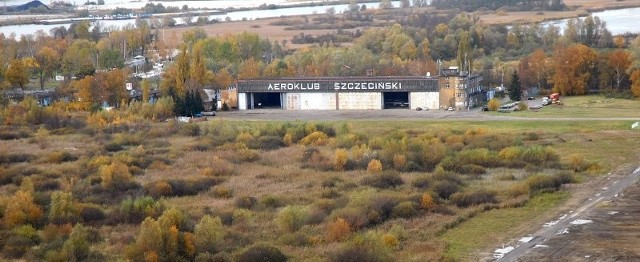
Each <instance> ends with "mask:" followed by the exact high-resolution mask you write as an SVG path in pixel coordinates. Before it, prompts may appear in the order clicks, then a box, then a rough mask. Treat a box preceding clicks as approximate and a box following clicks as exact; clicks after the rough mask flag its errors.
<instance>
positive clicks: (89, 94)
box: [69, 76, 100, 110]
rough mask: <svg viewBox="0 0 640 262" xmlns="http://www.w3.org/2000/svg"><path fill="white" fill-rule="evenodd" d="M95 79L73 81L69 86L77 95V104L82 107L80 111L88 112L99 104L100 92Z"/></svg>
mask: <svg viewBox="0 0 640 262" xmlns="http://www.w3.org/2000/svg"><path fill="white" fill-rule="evenodd" d="M94 82H95V79H94V78H93V76H87V77H85V78H82V79H80V80H73V81H72V82H71V83H69V86H70V87H71V89H72V90H74V91H75V93H76V98H77V102H78V104H79V105H80V107H79V108H80V109H83V110H88V109H89V108H91V106H92V105H94V104H95V103H99V102H100V101H99V100H98V99H99V95H98V91H97V90H96V88H95V85H94Z"/></svg>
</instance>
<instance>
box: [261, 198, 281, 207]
mask: <svg viewBox="0 0 640 262" xmlns="http://www.w3.org/2000/svg"><path fill="white" fill-rule="evenodd" d="M260 204H262V205H263V206H265V207H268V208H278V207H281V206H282V205H283V203H282V200H280V198H278V197H275V196H270V195H265V196H263V197H262V199H260Z"/></svg>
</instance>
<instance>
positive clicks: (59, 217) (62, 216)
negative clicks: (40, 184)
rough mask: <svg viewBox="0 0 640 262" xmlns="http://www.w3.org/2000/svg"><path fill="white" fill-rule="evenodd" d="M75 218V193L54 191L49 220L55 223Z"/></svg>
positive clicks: (70, 220) (66, 221)
mask: <svg viewBox="0 0 640 262" xmlns="http://www.w3.org/2000/svg"><path fill="white" fill-rule="evenodd" d="M74 219H75V210H74V207H73V195H72V194H71V193H70V192H69V193H66V192H62V191H56V192H53V194H51V208H50V209H49V221H50V222H52V223H54V224H63V223H68V222H73V220H74Z"/></svg>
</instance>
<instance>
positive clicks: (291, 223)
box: [276, 206, 307, 232]
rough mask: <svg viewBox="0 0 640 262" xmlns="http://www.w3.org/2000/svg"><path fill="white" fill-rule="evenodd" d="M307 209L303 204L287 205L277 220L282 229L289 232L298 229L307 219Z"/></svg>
mask: <svg viewBox="0 0 640 262" xmlns="http://www.w3.org/2000/svg"><path fill="white" fill-rule="evenodd" d="M306 216H307V212H306V209H305V208H303V207H301V206H287V207H285V208H283V209H282V210H280V212H279V213H278V217H277V218H276V222H277V224H278V226H280V229H282V230H283V231H288V232H295V231H298V230H299V229H300V228H301V227H302V226H303V225H304V222H305V220H306Z"/></svg>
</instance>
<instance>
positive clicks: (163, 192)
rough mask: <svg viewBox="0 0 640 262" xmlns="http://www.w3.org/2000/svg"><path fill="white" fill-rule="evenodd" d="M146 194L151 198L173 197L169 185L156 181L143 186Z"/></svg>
mask: <svg viewBox="0 0 640 262" xmlns="http://www.w3.org/2000/svg"><path fill="white" fill-rule="evenodd" d="M145 190H146V191H147V194H149V195H150V196H151V197H153V198H156V199H157V198H161V197H167V196H171V195H173V189H172V188H171V185H170V184H169V183H167V182H166V181H156V182H152V183H149V184H147V185H146V186H145Z"/></svg>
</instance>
